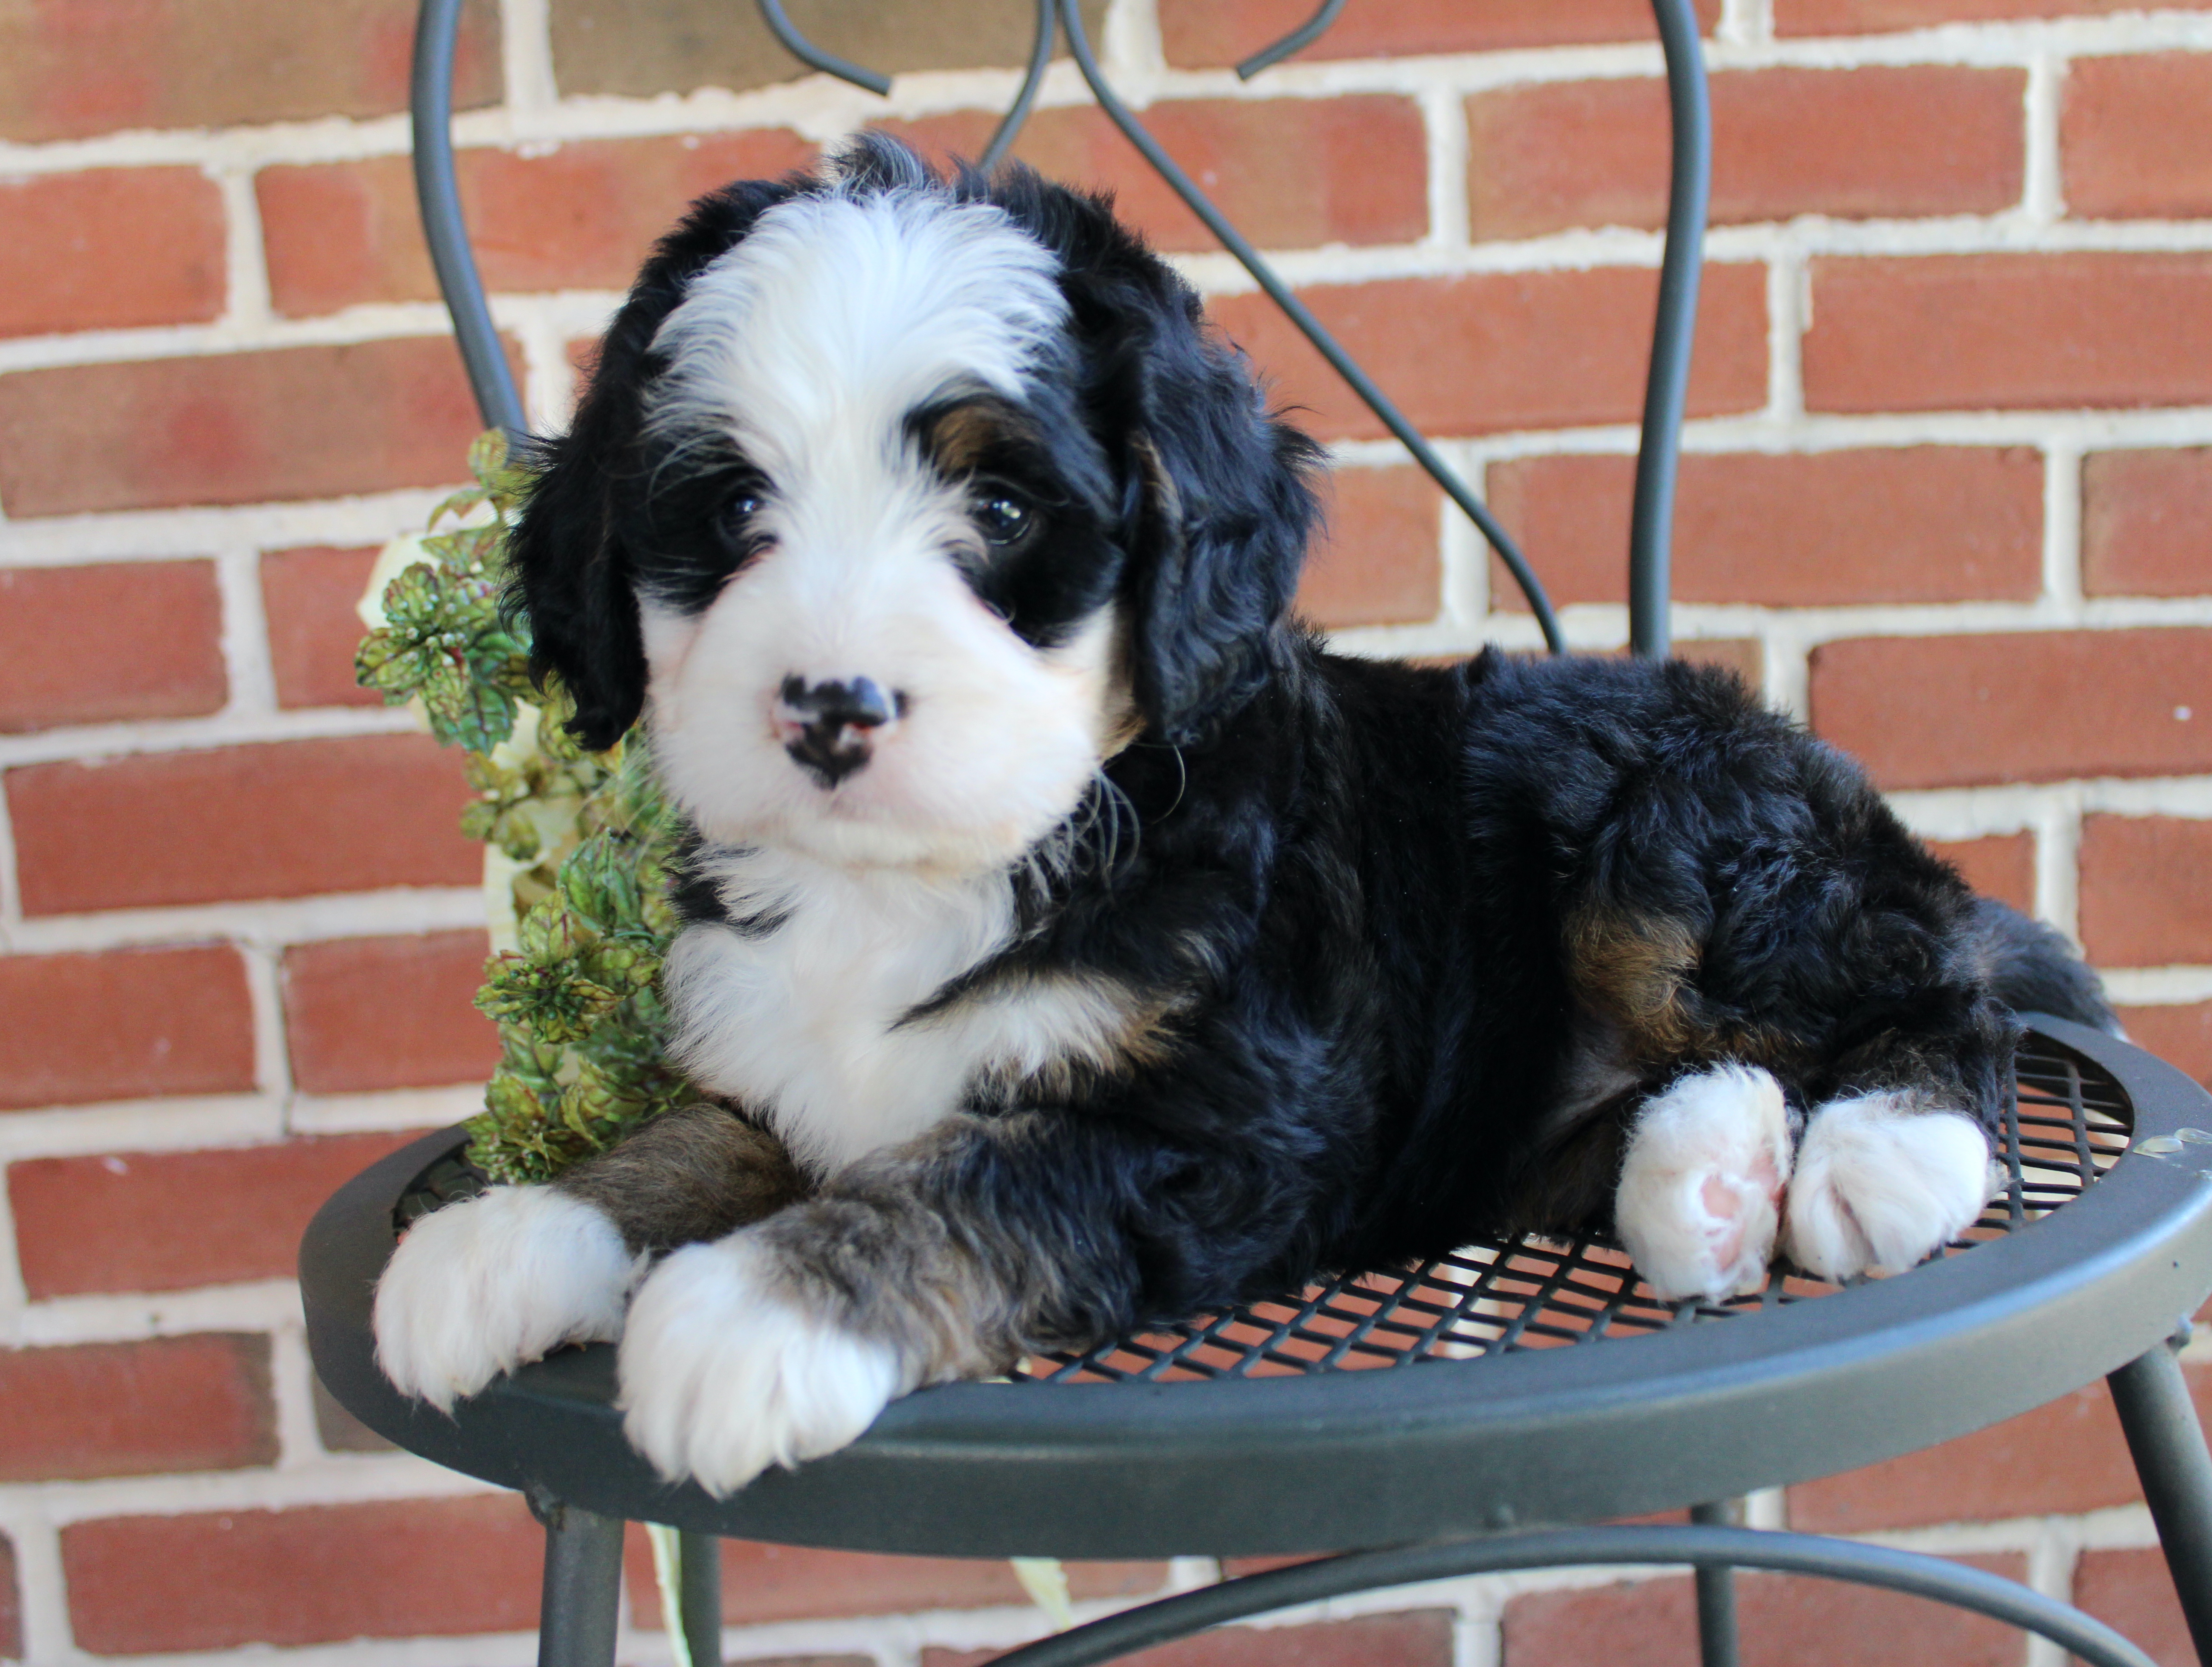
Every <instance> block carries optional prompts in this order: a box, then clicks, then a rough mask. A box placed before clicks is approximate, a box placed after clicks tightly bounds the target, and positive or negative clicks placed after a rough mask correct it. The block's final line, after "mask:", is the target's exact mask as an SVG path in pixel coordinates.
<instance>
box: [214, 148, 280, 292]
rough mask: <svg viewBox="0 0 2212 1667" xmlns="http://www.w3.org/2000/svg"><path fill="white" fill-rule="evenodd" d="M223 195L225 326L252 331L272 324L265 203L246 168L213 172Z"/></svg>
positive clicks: (230, 168)
mask: <svg viewBox="0 0 2212 1667" xmlns="http://www.w3.org/2000/svg"><path fill="white" fill-rule="evenodd" d="M209 173H210V177H211V178H212V179H214V180H215V183H216V188H217V190H219V191H220V192H222V220H223V283H224V301H223V309H222V326H223V327H226V328H229V329H235V330H240V331H250V330H252V329H255V328H258V327H259V326H260V325H265V324H266V323H268V321H269V318H270V311H269V265H268V260H267V258H266V255H265V253H264V245H263V243H262V238H261V204H260V201H259V199H258V198H256V197H255V196H254V194H253V176H252V173H250V172H248V171H247V170H245V169H243V168H240V167H235V166H232V167H214V168H210V170H209Z"/></svg>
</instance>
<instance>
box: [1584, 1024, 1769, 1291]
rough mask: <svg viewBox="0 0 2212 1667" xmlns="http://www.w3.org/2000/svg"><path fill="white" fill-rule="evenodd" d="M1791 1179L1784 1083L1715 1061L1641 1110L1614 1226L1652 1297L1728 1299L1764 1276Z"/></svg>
mask: <svg viewBox="0 0 2212 1667" xmlns="http://www.w3.org/2000/svg"><path fill="white" fill-rule="evenodd" d="M1789 1178H1790V1112H1789V1109H1788V1107H1787V1106H1786V1105H1785V1104H1784V1102H1783V1098H1782V1086H1781V1085H1780V1084H1779V1083H1778V1082H1776V1081H1775V1080H1774V1079H1773V1077H1772V1076H1771V1075H1770V1074H1768V1073H1766V1072H1765V1071H1762V1070H1759V1068H1756V1067H1754V1066H1747V1065H1722V1066H1717V1067H1715V1068H1713V1069H1711V1070H1710V1071H1700V1072H1699V1073H1698V1074H1695V1075H1693V1076H1686V1077H1684V1078H1683V1079H1681V1080H1680V1081H1679V1082H1677V1083H1675V1084H1674V1086H1672V1087H1670V1088H1669V1089H1668V1090H1667V1092H1665V1093H1663V1094H1661V1095H1659V1096H1657V1097H1656V1098H1653V1099H1652V1100H1650V1101H1649V1102H1647V1103H1646V1104H1645V1105H1644V1108H1643V1110H1640V1111H1639V1112H1638V1113H1637V1117H1636V1125H1635V1127H1634V1128H1633V1129H1631V1130H1630V1131H1629V1136H1628V1151H1627V1154H1626V1157H1625V1158H1624V1159H1623V1160H1622V1163H1621V1167H1620V1188H1619V1189H1618V1190H1617V1191H1616V1192H1615V1193H1614V1194H1613V1226H1614V1227H1615V1229H1616V1230H1617V1231H1618V1232H1619V1233H1620V1242H1621V1244H1623V1245H1624V1246H1625V1247H1626V1249H1627V1251H1628V1254H1629V1256H1630V1258H1631V1259H1632V1261H1634V1262H1635V1263H1636V1271H1637V1272H1638V1273H1639V1274H1641V1275H1643V1276H1644V1283H1645V1284H1647V1285H1649V1286H1650V1287H1651V1289H1652V1290H1653V1292H1654V1293H1656V1294H1657V1295H1658V1296H1660V1297H1661V1298H1662V1299H1665V1300H1668V1301H1670V1302H1671V1301H1674V1300H1677V1299H1680V1298H1683V1297H1703V1298H1704V1299H1705V1300H1707V1301H1708V1302H1721V1301H1724V1300H1726V1299H1728V1298H1729V1297H1732V1296H1734V1295H1735V1294H1736V1293H1738V1292H1740V1291H1756V1290H1757V1289H1759V1287H1760V1286H1761V1285H1762V1284H1764V1283H1765V1279H1766V1264H1767V1261H1768V1259H1769V1258H1770V1257H1771V1256H1772V1255H1773V1253H1774V1235H1775V1232H1776V1229H1777V1228H1778V1226H1779V1225H1780V1221H1781V1202H1782V1187H1783V1183H1784V1182H1785V1181H1787V1180H1788V1179H1789Z"/></svg>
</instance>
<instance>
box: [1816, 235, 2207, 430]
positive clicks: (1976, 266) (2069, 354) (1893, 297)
mask: <svg viewBox="0 0 2212 1667" xmlns="http://www.w3.org/2000/svg"><path fill="white" fill-rule="evenodd" d="M1812 283H1813V315H1812V316H1813V322H1812V326H1811V328H1809V329H1808V331H1807V332H1805V344H1804V356H1805V403H1806V405H1807V407H1808V409H1810V410H1814V411H1948V410H1953V409H1971V410H1992V409H2012V408H2021V407H2031V406H2103V407H2135V406H2142V405H2195V404H2198V403H2201V402H2203V401H2205V400H2207V399H2212V256H2208V255H2197V254H2183V255H2176V254H2098V253H2075V254H2017V255H2015V254H1987V255H1940V256H1928V257H1910V256H1907V257H1895V256H1877V257H1869V258H1864V259H1854V258H1823V259H1816V260H1814V262H1813V263H1812Z"/></svg>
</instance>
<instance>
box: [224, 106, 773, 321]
mask: <svg viewBox="0 0 2212 1667" xmlns="http://www.w3.org/2000/svg"><path fill="white" fill-rule="evenodd" d="M814 160H815V149H814V146H813V145H812V144H811V143H808V142H807V141H806V140H805V139H802V138H801V137H799V135H798V134H796V133H793V132H792V131H790V130H789V129H787V128H780V127H779V128H765V129H762V130H759V131H751V132H743V133H716V134H687V135H684V136H683V137H670V138H651V139H600V140H589V141H585V142H582V143H574V144H567V145H560V146H556V148H554V149H551V150H548V151H532V152H531V153H530V154H528V155H519V154H517V153H515V152H513V151H506V150H487V149H467V150H463V151H461V152H460V153H459V156H458V158H457V163H456V169H455V172H456V175H457V177H458V179H459V185H460V192H461V206H462V211H463V212H464V213H465V215H466V216H467V217H468V222H469V233H470V240H471V246H473V247H474V248H475V250H476V255H477V267H478V270H479V271H481V273H482V274H483V281H484V283H485V286H486V287H487V288H488V289H494V290H532V289H540V290H542V289H628V288H629V283H630V281H631V280H632V279H633V278H635V277H636V276H637V269H638V265H639V263H640V262H641V261H642V260H643V259H645V257H646V255H647V253H648V252H650V251H651V249H652V246H653V242H654V240H656V239H657V238H659V236H660V235H661V234H663V233H664V232H666V231H667V230H668V229H669V228H671V226H673V225H674V224H675V223H676V222H677V221H678V218H680V217H681V216H682V215H683V213H684V210H685V209H686V208H688V207H689V206H690V204H691V203H692V201H693V199H695V198H698V197H700V196H702V195H703V194H704V193H706V192H709V191H712V190H714V188H715V187H717V186H723V185H726V184H727V183H728V182H729V181H731V180H732V179H768V178H775V177H777V176H780V175H781V174H785V173H790V172H791V171H792V170H793V169H794V168H804V167H811V166H812V164H813V162H814ZM254 193H255V196H256V198H258V202H259V204H260V209H261V221H262V228H263V235H264V239H265V240H266V244H267V247H268V254H269V286H270V297H271V299H272V300H273V301H274V302H275V304H276V310H277V311H278V312H280V313H289V314H291V315H294V316H301V315H305V314H308V313H329V312H334V311H336V310H337V309H338V308H340V307H352V306H358V305H361V304H362V303H365V302H370V301H435V300H436V299H437V297H438V283H437V278H436V277H435V274H434V273H433V272H432V271H431V269H430V257H429V252H428V248H427V246H425V245H424V243H423V241H422V221H421V217H420V216H419V214H418V212H417V210H416V205H415V182H414V173H413V170H412V169H411V168H410V166H409V164H408V161H407V159H406V158H405V157H404V156H381V157H375V158H372V159H370V160H368V161H356V162H332V163H319V164H315V165H312V166H299V167H267V168H264V169H262V170H261V172H260V173H258V174H257V175H256V176H255V177H254Z"/></svg>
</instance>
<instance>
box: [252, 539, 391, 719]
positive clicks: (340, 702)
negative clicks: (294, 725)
mask: <svg viewBox="0 0 2212 1667" xmlns="http://www.w3.org/2000/svg"><path fill="white" fill-rule="evenodd" d="M375 566H376V551H375V550H374V548H373V547H372V548H370V549H367V550H338V549H333V548H331V547H329V546H326V545H319V546H315V547H313V548H308V549H301V550H272V551H269V552H268V553H267V554H265V555H264V556H263V557H262V558H261V611H262V614H263V616H264V618H266V619H267V621H268V624H269V660H270V669H271V670H272V671H273V672H275V673H276V704H277V705H279V706H282V707H288V708H289V707H302V706H381V705H382V704H383V703H384V697H382V696H381V695H379V694H378V693H377V692H376V691H374V689H364V688H362V686H361V685H360V684H358V683H356V682H355V681H354V675H353V656H354V650H355V649H356V648H359V647H360V646H361V639H362V635H363V632H364V627H363V626H362V623H361V616H360V615H359V614H358V613H356V611H354V610H355V606H356V604H357V603H359V602H360V600H361V593H362V592H363V591H364V590H366V589H368V575H369V573H370V572H371V570H372V569H374V567H375Z"/></svg>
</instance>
